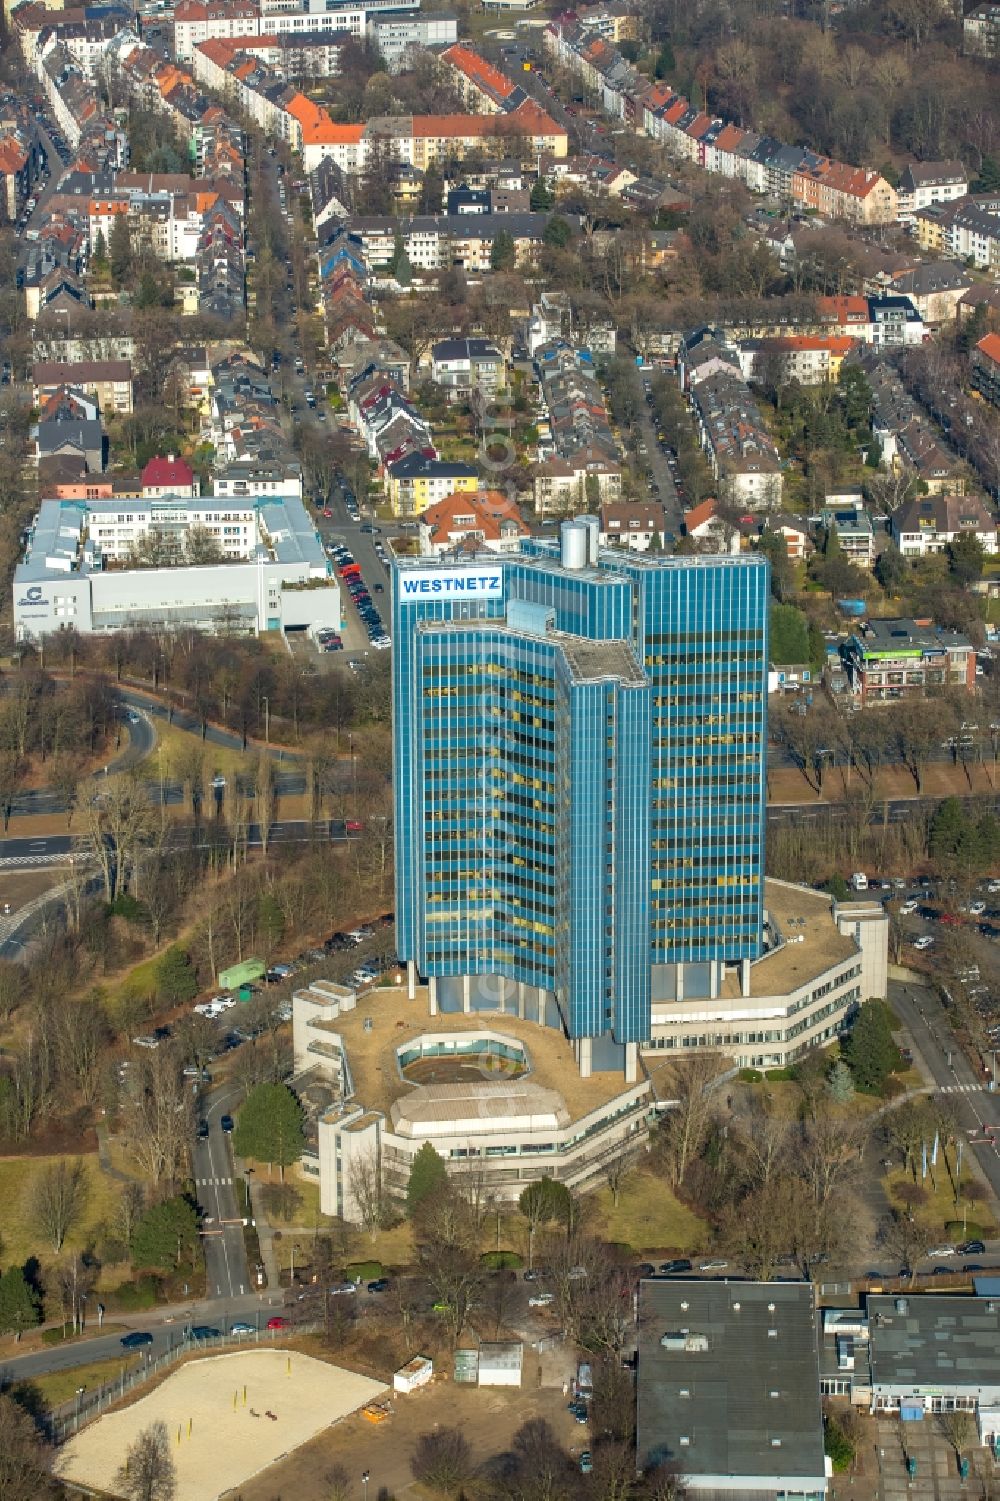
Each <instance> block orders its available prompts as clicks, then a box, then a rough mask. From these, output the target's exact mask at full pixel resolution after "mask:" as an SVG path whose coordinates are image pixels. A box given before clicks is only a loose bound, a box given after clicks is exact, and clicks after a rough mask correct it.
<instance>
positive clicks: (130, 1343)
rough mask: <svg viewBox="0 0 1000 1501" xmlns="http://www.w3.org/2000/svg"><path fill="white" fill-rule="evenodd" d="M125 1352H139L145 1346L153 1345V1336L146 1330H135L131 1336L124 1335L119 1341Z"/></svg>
mask: <svg viewBox="0 0 1000 1501" xmlns="http://www.w3.org/2000/svg"><path fill="white" fill-rule="evenodd" d="M119 1343H120V1344H121V1347H122V1349H123V1350H138V1349H140V1348H141V1347H142V1346H143V1345H151V1344H152V1343H153V1336H152V1335H151V1334H148V1333H147V1332H146V1330H145V1329H134V1330H133V1331H132V1333H131V1334H124V1335H122V1338H121V1340H120V1341H119Z"/></svg>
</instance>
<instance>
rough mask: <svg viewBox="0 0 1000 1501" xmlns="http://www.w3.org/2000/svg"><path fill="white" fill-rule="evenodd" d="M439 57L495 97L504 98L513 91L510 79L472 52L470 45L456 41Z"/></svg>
mask: <svg viewBox="0 0 1000 1501" xmlns="http://www.w3.org/2000/svg"><path fill="white" fill-rule="evenodd" d="M441 58H442V61H444V62H446V63H451V65H452V67H453V68H457V69H458V71H459V72H460V73H464V74H465V76H466V78H468V79H469V81H470V83H474V84H475V85H476V86H477V88H480V89H482V90H483V91H484V92H485V93H487V94H489V95H491V96H492V97H493V98H495V99H506V98H508V96H509V95H510V94H513V92H514V85H513V84H512V83H511V81H510V79H509V78H507V77H506V76H505V75H504V74H503V73H501V72H500V69H499V68H494V67H493V65H492V64H491V63H488V62H487V61H486V59H485V58H482V57H480V56H479V53H478V52H473V50H472V48H471V47H463V46H462V45H461V43H456V44H455V46H454V47H448V48H447V49H446V51H444V52H442V54H441Z"/></svg>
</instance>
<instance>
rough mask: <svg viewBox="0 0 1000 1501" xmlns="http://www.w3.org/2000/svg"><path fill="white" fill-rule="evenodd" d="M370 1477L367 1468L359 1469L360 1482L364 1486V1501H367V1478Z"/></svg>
mask: <svg viewBox="0 0 1000 1501" xmlns="http://www.w3.org/2000/svg"><path fill="white" fill-rule="evenodd" d="M371 1478H372V1477H371V1473H370V1471H368V1470H362V1471H361V1484H362V1485H363V1486H364V1488H365V1501H368V1482H369V1480H370V1479H371Z"/></svg>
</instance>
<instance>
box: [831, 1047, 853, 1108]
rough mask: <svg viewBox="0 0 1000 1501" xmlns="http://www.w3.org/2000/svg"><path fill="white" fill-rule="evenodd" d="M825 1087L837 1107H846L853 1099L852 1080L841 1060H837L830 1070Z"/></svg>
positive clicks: (848, 1070) (849, 1072)
mask: <svg viewBox="0 0 1000 1501" xmlns="http://www.w3.org/2000/svg"><path fill="white" fill-rule="evenodd" d="M826 1087H827V1089H828V1090H829V1091H830V1095H831V1098H832V1099H834V1100H836V1102H837V1104H838V1105H846V1104H847V1102H848V1101H849V1100H852V1099H853V1098H854V1080H853V1078H852V1077H851V1071H850V1069H849V1068H848V1067H847V1064H846V1063H845V1062H844V1060H843V1059H842V1058H840V1059H838V1060H837V1062H836V1063H835V1064H834V1065H833V1068H832V1069H831V1070H830V1073H829V1077H828V1078H827V1081H826Z"/></svg>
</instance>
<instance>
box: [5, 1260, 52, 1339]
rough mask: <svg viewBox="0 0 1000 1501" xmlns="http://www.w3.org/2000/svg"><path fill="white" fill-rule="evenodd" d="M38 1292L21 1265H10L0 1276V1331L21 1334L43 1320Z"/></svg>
mask: <svg viewBox="0 0 1000 1501" xmlns="http://www.w3.org/2000/svg"><path fill="white" fill-rule="evenodd" d="M41 1316H42V1315H41V1310H40V1307H39V1299H38V1294H37V1293H36V1292H35V1290H34V1288H33V1287H32V1286H31V1284H30V1282H29V1281H28V1279H27V1278H26V1277H25V1275H24V1269H23V1268H22V1267H19V1266H11V1267H8V1268H7V1270H6V1271H5V1272H4V1274H3V1276H2V1277H0V1333H2V1334H21V1333H22V1331H23V1330H25V1329H34V1327H35V1325H36V1324H37V1323H39V1321H40V1320H41Z"/></svg>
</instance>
